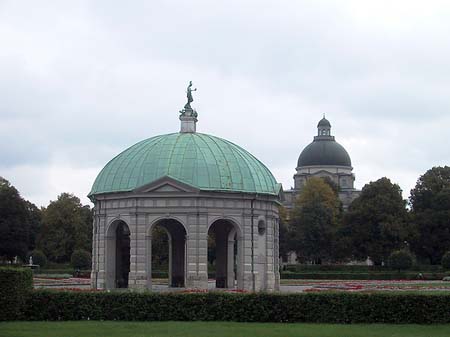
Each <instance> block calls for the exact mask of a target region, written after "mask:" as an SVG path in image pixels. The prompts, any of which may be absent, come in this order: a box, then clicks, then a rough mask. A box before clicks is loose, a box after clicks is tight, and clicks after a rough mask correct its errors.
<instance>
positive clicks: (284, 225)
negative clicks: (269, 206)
mask: <svg viewBox="0 0 450 337" xmlns="http://www.w3.org/2000/svg"><path fill="white" fill-rule="evenodd" d="M278 213H279V216H280V221H279V251H280V257H281V258H282V259H283V260H287V256H288V253H289V250H290V249H289V247H290V244H289V237H290V230H289V226H288V215H287V211H286V208H284V207H283V206H280V207H279V212H278Z"/></svg>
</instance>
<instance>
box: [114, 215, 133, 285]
mask: <svg viewBox="0 0 450 337" xmlns="http://www.w3.org/2000/svg"><path fill="white" fill-rule="evenodd" d="M129 273H130V230H129V228H128V226H127V225H126V224H125V223H124V222H120V223H119V224H118V225H117V229H116V277H115V278H116V285H115V287H116V288H128V275H129Z"/></svg>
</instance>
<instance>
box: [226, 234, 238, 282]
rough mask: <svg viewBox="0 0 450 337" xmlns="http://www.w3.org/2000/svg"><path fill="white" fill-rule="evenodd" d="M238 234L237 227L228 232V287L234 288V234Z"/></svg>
mask: <svg viewBox="0 0 450 337" xmlns="http://www.w3.org/2000/svg"><path fill="white" fill-rule="evenodd" d="M235 235H236V229H234V228H233V229H232V230H231V231H230V234H228V243H227V255H228V256H227V288H234V286H235V284H234V279H235V274H234V242H235V241H234V236H235Z"/></svg>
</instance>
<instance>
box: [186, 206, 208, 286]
mask: <svg viewBox="0 0 450 337" xmlns="http://www.w3.org/2000/svg"><path fill="white" fill-rule="evenodd" d="M188 226H189V235H188V237H187V239H186V261H187V264H186V287H187V288H197V289H205V290H206V289H208V233H207V217H206V216H205V215H203V214H200V213H199V212H197V213H194V214H191V215H190V216H189V217H188Z"/></svg>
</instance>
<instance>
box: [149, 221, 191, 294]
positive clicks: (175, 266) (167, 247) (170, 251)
mask: <svg viewBox="0 0 450 337" xmlns="http://www.w3.org/2000/svg"><path fill="white" fill-rule="evenodd" d="M186 234H187V233H186V230H185V228H184V226H183V225H182V224H181V223H180V222H179V221H177V220H175V219H163V220H160V221H158V222H156V223H155V224H154V225H153V226H152V227H151V233H150V239H149V241H150V242H149V246H150V247H149V251H148V253H149V255H150V256H148V257H147V259H148V262H147V263H148V269H149V271H148V273H149V275H148V277H149V278H150V281H149V284H150V286H151V287H155V288H156V287H164V286H165V285H167V286H168V287H174V288H182V287H184V286H185V284H186ZM165 275H167V277H168V282H165V281H164V280H162V279H165Z"/></svg>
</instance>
